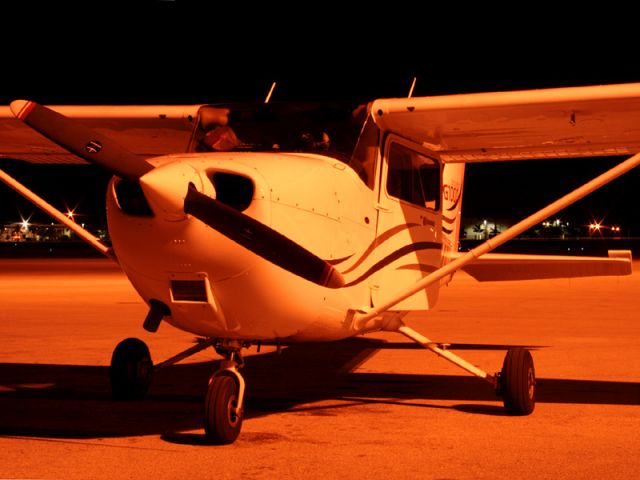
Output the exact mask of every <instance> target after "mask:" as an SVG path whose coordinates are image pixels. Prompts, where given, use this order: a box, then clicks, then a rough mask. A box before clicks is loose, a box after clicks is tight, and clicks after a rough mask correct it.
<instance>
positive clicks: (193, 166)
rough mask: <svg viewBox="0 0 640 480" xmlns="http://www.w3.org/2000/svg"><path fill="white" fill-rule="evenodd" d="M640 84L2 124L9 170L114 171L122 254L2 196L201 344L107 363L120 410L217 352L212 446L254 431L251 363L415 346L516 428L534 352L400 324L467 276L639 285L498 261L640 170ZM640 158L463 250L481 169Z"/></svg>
mask: <svg viewBox="0 0 640 480" xmlns="http://www.w3.org/2000/svg"><path fill="white" fill-rule="evenodd" d="M638 152H640V84H627V85H610V86H593V87H577V88H560V89H547V90H532V91H518V92H501V93H481V94H463V95H448V96H437V97H414V98H395V99H379V100H375V101H372V102H370V103H369V104H367V105H360V106H359V105H357V104H354V105H345V104H332V103H323V104H310V103H305V104H279V103H264V104H215V105H213V104H206V105H189V106H53V107H45V106H42V105H39V104H37V103H35V102H32V101H25V100H16V101H14V102H12V103H11V105H10V107H2V108H0V157H2V158H11V159H19V160H26V161H31V162H48V163H65V162H90V163H93V164H97V165H100V166H102V167H104V168H105V169H107V170H108V171H109V172H111V173H112V174H113V178H112V180H111V182H110V184H109V186H108V190H107V200H106V202H107V219H108V227H109V234H110V237H111V241H112V246H108V245H106V244H103V243H102V242H101V241H100V240H99V239H97V238H95V237H94V236H93V235H92V234H91V233H90V232H88V231H86V230H84V229H83V228H81V226H80V225H78V224H76V223H75V222H74V221H73V220H72V219H70V218H68V217H67V216H66V215H65V214H64V213H62V212H61V211H59V210H57V209H56V208H54V207H53V206H51V205H50V204H48V203H47V202H46V201H45V200H43V199H42V198H40V197H38V196H37V195H36V194H35V193H33V192H32V191H31V190H29V189H28V188H27V187H25V186H24V185H22V184H20V183H19V182H18V181H16V180H15V179H14V178H12V177H11V176H9V175H7V174H6V173H5V172H2V171H0V179H1V180H2V181H3V182H4V183H6V184H7V185H9V186H10V187H12V188H13V189H15V190H16V191H17V192H19V193H20V194H22V195H23V196H25V197H26V198H27V199H29V200H31V201H32V202H33V203H34V204H35V205H37V206H38V207H40V208H41V209H43V210H44V211H46V212H47V213H49V214H50V215H51V216H52V217H54V218H55V219H56V220H57V221H59V222H61V223H63V224H65V225H66V226H68V227H69V228H70V229H72V230H73V231H74V232H75V233H76V234H77V235H78V236H79V237H80V238H82V239H83V240H85V241H87V242H88V243H89V244H91V245H92V246H93V247H95V248H96V249H97V250H98V251H100V252H102V253H103V254H104V255H106V256H108V257H110V258H112V259H113V260H115V261H117V262H118V263H119V265H120V267H121V268H122V270H123V271H124V272H125V274H126V275H127V277H128V278H129V280H130V281H131V284H132V285H133V287H134V288H135V289H136V290H137V292H138V293H139V295H140V296H141V297H142V299H143V300H144V301H145V302H146V304H147V305H148V306H149V312H148V314H147V316H146V318H145V319H144V323H143V326H144V328H145V329H146V330H148V331H151V332H154V331H156V330H157V329H158V327H159V325H160V323H161V322H162V321H165V322H167V323H169V324H171V325H173V326H174V327H176V328H179V329H182V330H185V331H187V332H191V333H193V334H195V335H197V336H199V337H201V341H200V342H199V343H198V344H196V345H194V346H193V347H191V348H190V349H188V350H187V351H185V352H183V353H180V354H178V355H176V356H174V357H172V358H170V359H168V360H166V361H164V362H161V363H159V364H157V365H155V366H154V365H153V363H152V361H151V356H150V353H149V349H148V348H147V346H146V345H145V344H144V343H143V342H142V341H141V340H138V339H134V338H129V339H126V340H124V341H122V342H121V343H120V344H118V346H117V347H116V348H115V350H114V352H113V356H112V360H111V366H110V380H111V388H112V392H113V396H114V397H115V398H117V399H133V398H140V397H143V396H144V395H145V394H146V392H147V390H148V388H149V385H150V382H151V377H152V372H153V371H154V369H158V368H162V367H164V366H167V365H170V364H173V363H175V362H177V361H179V360H181V359H184V358H186V357H188V356H189V355H192V354H193V353H195V352H197V351H200V350H203V349H205V348H209V347H213V348H214V349H215V351H216V352H217V353H218V354H220V355H221V356H222V357H223V358H224V360H223V361H222V362H221V365H220V369H219V370H218V371H216V372H215V373H214V374H213V376H212V377H211V380H210V382H209V387H208V393H207V396H206V400H205V409H204V411H205V412H204V429H205V433H206V435H207V436H208V438H209V439H210V440H211V441H212V442H215V443H222V444H228V443H232V442H234V441H235V439H236V438H237V436H238V434H239V433H240V429H241V426H242V420H243V400H244V397H245V382H244V379H243V377H242V375H241V374H240V371H239V369H240V367H241V366H242V351H243V349H245V348H247V347H250V346H252V345H256V344H260V343H267V344H269V343H278V344H282V345H287V344H293V343H299V342H321V341H333V340H338V339H344V338H348V337H353V336H358V335H363V334H367V333H369V332H374V331H380V330H384V331H392V332H398V333H400V334H403V335H405V336H406V337H408V338H409V339H411V340H413V341H414V342H416V343H418V344H419V345H420V346H422V347H424V348H426V349H428V350H431V351H432V352H434V353H436V354H437V355H439V356H441V357H443V358H445V359H447V360H449V361H450V362H453V363H454V364H456V365H458V366H459V367H461V368H463V369H464V370H466V371H468V372H470V373H471V374H473V375H476V376H478V377H480V378H483V379H484V380H486V381H487V382H489V383H490V384H491V385H492V386H493V387H494V388H495V390H496V392H497V393H498V394H499V395H500V396H501V397H502V398H503V400H504V406H505V408H506V411H507V412H508V413H509V414H513V415H528V414H530V413H531V412H532V411H533V410H534V406H535V388H536V380H535V370H534V364H533V359H532V356H531V354H530V352H529V351H528V350H527V349H526V348H513V349H510V350H509V351H508V352H507V354H506V357H505V359H504V363H503V366H502V369H501V371H500V372H499V373H496V374H490V373H487V372H486V371H484V370H482V369H480V368H479V367H477V366H475V365H472V364H471V363H469V362H467V361H465V360H464V359H462V358H460V357H459V356H458V355H456V354H454V353H453V352H452V351H450V350H448V349H447V348H446V345H443V344H438V343H435V342H432V341H431V340H430V339H429V338H427V337H425V336H423V335H421V334H420V333H418V332H417V331H415V330H413V329H411V328H409V327H408V326H406V325H405V324H404V323H403V321H402V320H403V317H404V316H405V315H406V314H407V313H408V312H409V311H413V310H429V309H432V308H434V307H435V306H436V302H437V300H438V291H439V289H440V287H441V286H442V285H445V284H446V283H448V282H449V281H450V280H451V279H452V278H453V275H454V273H455V272H456V271H457V270H465V271H467V272H468V273H470V274H471V275H472V276H473V277H475V278H476V279H478V280H481V281H482V280H511V279H533V278H555V277H573V276H589V275H626V274H630V273H631V254H630V252H628V251H611V252H609V257H606V258H599V257H566V256H534V255H511V254H510V255H500V254H492V253H490V252H491V251H492V250H493V249H495V248H496V247H498V246H499V245H501V244H503V243H504V242H506V241H507V240H509V239H512V238H513V237H515V236H516V235H518V234H520V233H522V232H524V231H525V230H527V229H529V228H530V227H532V226H534V225H536V224H537V223H540V222H542V221H543V220H544V219H546V218H548V217H550V216H551V215H553V214H555V213H556V212H558V211H559V210H561V209H562V208H564V207H566V206H568V205H570V204H572V203H573V202H575V201H577V200H578V199H580V198H582V197H583V196H585V195H587V194H588V193H590V192H592V191H594V190H596V189H597V188H599V187H601V186H602V185H604V184H606V183H607V182H609V181H611V180H613V179H615V178H617V177H618V176H619V175H622V174H623V173H625V172H627V171H629V170H630V169H632V168H634V167H635V166H637V165H638V164H639V163H640V154H638ZM625 154H628V155H629V156H630V158H629V159H628V160H625V161H623V162H622V163H620V164H619V165H618V166H616V167H614V168H612V169H611V170H609V171H607V172H605V173H604V174H602V175H600V176H598V177H596V178H594V179H593V180H591V181H590V182H588V183H586V184H585V185H583V186H582V187H580V188H578V189H576V190H574V191H572V192H570V193H569V194H567V195H566V196H564V197H562V198H560V199H559V200H557V201H555V202H553V203H552V204H550V205H549V206H547V207H545V208H543V209H542V210H540V211H538V212H536V213H534V214H533V215H531V216H529V217H527V218H525V219H524V220H522V221H521V222H519V223H517V224H516V225H514V226H512V227H510V228H509V229H507V230H505V231H504V232H502V233H500V234H498V235H497V236H495V237H494V238H491V239H489V240H487V241H486V242H484V243H482V244H481V245H479V246H478V247H476V248H474V249H473V250H471V251H469V252H466V253H462V252H459V251H458V238H459V234H460V219H461V208H462V193H463V180H464V171H465V164H466V163H469V162H492V161H503V160H525V159H536V158H546V159H549V158H554V159H555V158H557V159H560V158H568V157H589V156H604V155H625Z"/></svg>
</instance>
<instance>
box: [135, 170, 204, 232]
mask: <svg viewBox="0 0 640 480" xmlns="http://www.w3.org/2000/svg"><path fill="white" fill-rule="evenodd" d="M190 183H191V184H193V185H194V186H195V187H196V189H197V190H198V191H203V182H202V177H201V176H200V173H199V171H198V170H196V169H195V168H194V167H193V166H191V165H189V164H187V163H185V162H183V161H176V162H173V163H170V164H168V165H163V166H161V167H158V168H155V169H153V170H151V171H150V172H149V173H147V174H145V175H143V176H142V177H140V186H141V187H142V190H143V191H144V194H145V196H146V197H147V200H148V201H149V204H150V205H151V209H152V210H153V212H154V213H155V214H156V215H157V216H158V217H160V218H163V219H164V220H167V221H170V222H179V221H181V220H185V219H186V218H187V214H186V213H185V212H184V199H185V197H186V195H187V190H188V188H189V184H190ZM211 189H213V186H211Z"/></svg>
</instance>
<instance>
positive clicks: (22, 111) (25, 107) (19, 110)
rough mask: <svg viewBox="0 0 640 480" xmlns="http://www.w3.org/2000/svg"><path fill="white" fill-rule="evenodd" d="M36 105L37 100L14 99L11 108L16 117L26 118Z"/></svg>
mask: <svg viewBox="0 0 640 480" xmlns="http://www.w3.org/2000/svg"><path fill="white" fill-rule="evenodd" d="M36 105H37V104H36V103H35V102H30V101H29V100H14V101H13V102H11V104H10V105H9V108H10V109H11V113H13V114H14V115H15V116H16V118H18V119H19V120H24V119H25V118H26V117H27V116H28V115H29V113H31V110H33V108H34V107H35V106H36Z"/></svg>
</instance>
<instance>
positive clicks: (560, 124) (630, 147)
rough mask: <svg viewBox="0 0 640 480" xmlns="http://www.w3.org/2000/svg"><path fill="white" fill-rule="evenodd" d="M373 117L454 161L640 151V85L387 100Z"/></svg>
mask: <svg viewBox="0 0 640 480" xmlns="http://www.w3.org/2000/svg"><path fill="white" fill-rule="evenodd" d="M371 114H372V116H373V118H374V120H375V122H376V124H377V125H378V126H379V127H380V128H381V129H382V130H383V131H386V132H393V133H396V134H398V135H400V136H402V137H405V138H408V139H410V140H413V141H415V142H418V143H421V144H423V145H424V146H426V147H428V148H430V149H431V150H433V152H434V153H435V154H436V155H438V156H439V157H440V158H441V160H442V161H444V162H450V163H455V162H457V163H461V162H467V163H468V162H487V161H499V160H524V159H534V158H571V157H590V156H607V155H629V154H634V153H637V152H640V83H633V84H624V85H605V86H593V87H573V88H554V89H545V90H524V91H517V92H495V93H479V94H464V95H445V96H436V97H413V98H397V99H379V100H376V101H375V102H373V103H372V105H371Z"/></svg>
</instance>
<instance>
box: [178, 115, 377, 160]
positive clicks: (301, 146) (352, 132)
mask: <svg viewBox="0 0 640 480" xmlns="http://www.w3.org/2000/svg"><path fill="white" fill-rule="evenodd" d="M366 118H367V108H366V105H358V104H356V103H351V104H346V103H267V104H265V103H259V104H216V105H206V106H203V107H201V108H200V112H199V121H198V123H197V126H196V128H195V130H194V132H193V136H192V140H191V142H190V145H189V151H192V152H229V151H252V152H264V151H278V152H302V153H318V154H322V155H327V156H330V157H334V158H336V159H339V160H340V161H342V162H345V163H348V164H351V163H352V162H353V156H354V150H356V148H355V147H356V144H357V143H358V138H359V136H360V133H361V132H362V131H363V125H364V123H365V120H366Z"/></svg>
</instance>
